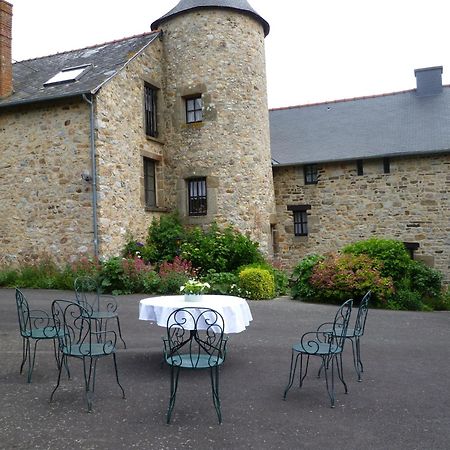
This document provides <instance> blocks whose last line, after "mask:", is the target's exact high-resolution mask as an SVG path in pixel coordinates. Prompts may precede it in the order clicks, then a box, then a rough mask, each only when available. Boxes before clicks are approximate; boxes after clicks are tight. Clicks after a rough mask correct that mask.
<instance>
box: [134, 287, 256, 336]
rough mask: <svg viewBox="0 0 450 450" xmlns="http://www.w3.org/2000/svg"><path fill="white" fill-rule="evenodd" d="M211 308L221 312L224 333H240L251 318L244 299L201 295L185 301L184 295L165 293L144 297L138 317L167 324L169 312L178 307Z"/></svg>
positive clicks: (162, 325) (164, 325)
mask: <svg viewBox="0 0 450 450" xmlns="http://www.w3.org/2000/svg"><path fill="white" fill-rule="evenodd" d="M186 307H192V308H211V309H215V310H216V311H217V312H219V313H220V314H222V317H223V319H224V322H225V330H224V332H225V333H227V334H228V333H240V332H241V331H244V330H245V328H246V327H248V326H249V324H250V321H251V320H253V317H252V313H251V312H250V308H249V306H248V304H247V302H246V301H245V299H243V298H240V297H233V296H231V295H203V296H202V300H201V301H200V302H187V301H185V299H184V295H165V296H162V297H149V298H144V299H142V300H141V301H140V303H139V319H140V320H150V321H153V322H156V323H157V324H158V325H159V326H160V327H166V326H167V319H168V318H169V316H170V314H171V313H172V312H173V311H175V310H176V309H178V308H186Z"/></svg>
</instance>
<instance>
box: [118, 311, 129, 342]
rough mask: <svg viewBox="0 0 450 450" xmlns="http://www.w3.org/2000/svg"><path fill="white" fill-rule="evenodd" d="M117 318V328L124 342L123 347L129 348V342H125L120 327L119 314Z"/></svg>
mask: <svg viewBox="0 0 450 450" xmlns="http://www.w3.org/2000/svg"><path fill="white" fill-rule="evenodd" d="M116 319H117V329H118V331H119V338H120V340H121V341H122V343H123V348H127V344H125V341H124V340H123V337H122V330H121V329H120V320H119V316H116Z"/></svg>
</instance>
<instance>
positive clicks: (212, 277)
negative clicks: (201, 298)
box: [203, 269, 241, 296]
mask: <svg viewBox="0 0 450 450" xmlns="http://www.w3.org/2000/svg"><path fill="white" fill-rule="evenodd" d="M203 280H204V281H206V282H207V283H209V285H210V288H209V293H210V294H219V295H237V296H241V291H240V289H239V287H238V284H239V277H238V276H237V275H236V274H234V273H232V272H216V271H215V270H214V269H210V270H209V271H208V274H207V275H206V276H204V277H203Z"/></svg>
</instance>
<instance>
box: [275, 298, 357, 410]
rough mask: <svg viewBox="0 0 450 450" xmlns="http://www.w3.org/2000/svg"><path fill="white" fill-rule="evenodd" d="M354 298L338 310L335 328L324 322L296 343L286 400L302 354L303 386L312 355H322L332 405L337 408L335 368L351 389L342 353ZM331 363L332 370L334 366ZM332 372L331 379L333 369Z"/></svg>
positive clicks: (343, 382)
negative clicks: (325, 324)
mask: <svg viewBox="0 0 450 450" xmlns="http://www.w3.org/2000/svg"><path fill="white" fill-rule="evenodd" d="M352 304H353V300H352V299H350V300H347V301H346V302H345V303H344V304H343V305H342V306H340V307H339V309H338V311H337V312H336V315H335V318H334V322H333V323H332V327H331V330H330V329H329V328H328V329H323V327H322V325H321V326H319V328H318V329H317V330H316V331H313V332H307V333H305V334H303V336H302V337H301V339H300V341H299V342H297V343H295V344H294V345H293V346H292V353H291V367H290V371H289V381H288V384H287V386H286V388H285V390H284V396H283V398H284V400H286V396H287V393H288V391H289V389H290V388H291V387H292V384H293V382H294V378H295V372H296V369H297V363H298V359H299V357H300V387H302V386H303V380H304V379H305V377H306V375H307V373H308V365H309V358H310V357H311V356H317V357H319V358H321V368H323V369H324V371H325V381H326V386H327V391H328V395H329V397H330V400H331V407H332V408H334V406H335V405H334V403H335V394H334V371H335V367H336V369H337V373H338V377H339V379H340V380H341V382H342V384H343V385H344V388H345V393H347V392H348V389H347V384H346V383H345V381H344V372H343V366H342V352H343V350H344V344H345V333H346V331H347V328H348V323H349V320H350V315H351V311H352ZM304 357H305V358H306V364H305V368H304V370H303V358H304ZM330 366H331V369H330ZM330 371H331V382H330V380H329V372H330Z"/></svg>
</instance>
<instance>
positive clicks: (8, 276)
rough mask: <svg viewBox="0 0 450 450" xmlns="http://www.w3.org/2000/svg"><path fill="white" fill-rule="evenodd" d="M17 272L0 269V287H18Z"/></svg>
mask: <svg viewBox="0 0 450 450" xmlns="http://www.w3.org/2000/svg"><path fill="white" fill-rule="evenodd" d="M18 278H19V271H18V270H16V269H9V268H7V267H6V268H2V269H0V286H4V287H14V286H18V283H17V279H18Z"/></svg>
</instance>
